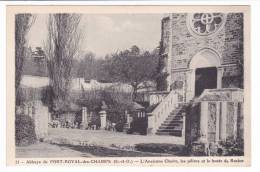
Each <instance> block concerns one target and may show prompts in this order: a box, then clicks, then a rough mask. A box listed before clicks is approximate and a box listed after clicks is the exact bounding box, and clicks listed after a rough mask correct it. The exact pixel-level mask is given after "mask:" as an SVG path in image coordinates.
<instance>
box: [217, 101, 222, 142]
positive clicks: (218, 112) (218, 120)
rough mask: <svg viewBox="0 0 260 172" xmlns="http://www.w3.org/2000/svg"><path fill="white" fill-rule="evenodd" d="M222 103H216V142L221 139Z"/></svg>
mask: <svg viewBox="0 0 260 172" xmlns="http://www.w3.org/2000/svg"><path fill="white" fill-rule="evenodd" d="M220 104H221V103H220V102H216V142H218V141H219V139H220V115H221V114H220V112H221V110H220V108H221V107H220Z"/></svg>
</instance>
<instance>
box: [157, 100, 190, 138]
mask: <svg viewBox="0 0 260 172" xmlns="http://www.w3.org/2000/svg"><path fill="white" fill-rule="evenodd" d="M186 107H187V106H186V104H184V103H183V104H179V106H178V107H177V108H176V109H174V110H173V111H172V112H171V113H170V114H169V116H168V117H167V118H166V119H165V120H164V122H163V123H162V124H161V126H160V127H159V128H158V129H157V131H156V133H155V134H157V135H170V136H179V137H182V133H183V132H182V130H183V125H184V118H183V112H185V111H186Z"/></svg>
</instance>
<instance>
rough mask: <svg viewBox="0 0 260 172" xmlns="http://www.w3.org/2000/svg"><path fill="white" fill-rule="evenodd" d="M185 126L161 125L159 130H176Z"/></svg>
mask: <svg viewBox="0 0 260 172" xmlns="http://www.w3.org/2000/svg"><path fill="white" fill-rule="evenodd" d="M182 127H183V125H182V124H176V125H161V126H160V127H159V130H160V129H175V128H182Z"/></svg>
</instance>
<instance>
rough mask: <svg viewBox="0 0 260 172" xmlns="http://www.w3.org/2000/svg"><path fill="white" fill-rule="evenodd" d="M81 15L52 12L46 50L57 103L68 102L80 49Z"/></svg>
mask: <svg viewBox="0 0 260 172" xmlns="http://www.w3.org/2000/svg"><path fill="white" fill-rule="evenodd" d="M80 19H81V15H78V14H65V13H60V14H50V15H49V20H48V39H47V43H46V45H45V49H46V50H45V51H46V54H47V58H48V71H49V77H50V86H51V87H52V89H53V94H54V95H53V96H54V97H53V98H54V100H55V102H56V103H64V102H67V100H68V98H69V95H68V93H69V90H70V85H71V79H72V63H73V58H75V57H76V55H77V53H78V50H79V43H80V36H81V35H80V31H79V27H78V26H79V23H80Z"/></svg>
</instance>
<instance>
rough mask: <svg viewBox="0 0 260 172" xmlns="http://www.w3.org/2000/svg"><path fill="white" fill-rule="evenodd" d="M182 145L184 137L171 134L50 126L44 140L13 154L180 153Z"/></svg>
mask: <svg viewBox="0 0 260 172" xmlns="http://www.w3.org/2000/svg"><path fill="white" fill-rule="evenodd" d="M182 145H183V140H182V139H181V138H179V137H174V136H155V135H148V136H143V135H130V134H125V133H119V132H111V131H104V130H79V129H66V128H50V129H49V135H48V137H46V138H45V139H44V142H39V143H36V144H33V145H30V146H26V147H17V148H16V156H17V157H20V158H21V157H26V158H28V157H96V156H97V157H102V156H105V157H140V156H180V155H182V156H183V155H184V154H183V150H184V149H183V148H184V146H182ZM184 152H185V151H184Z"/></svg>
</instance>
